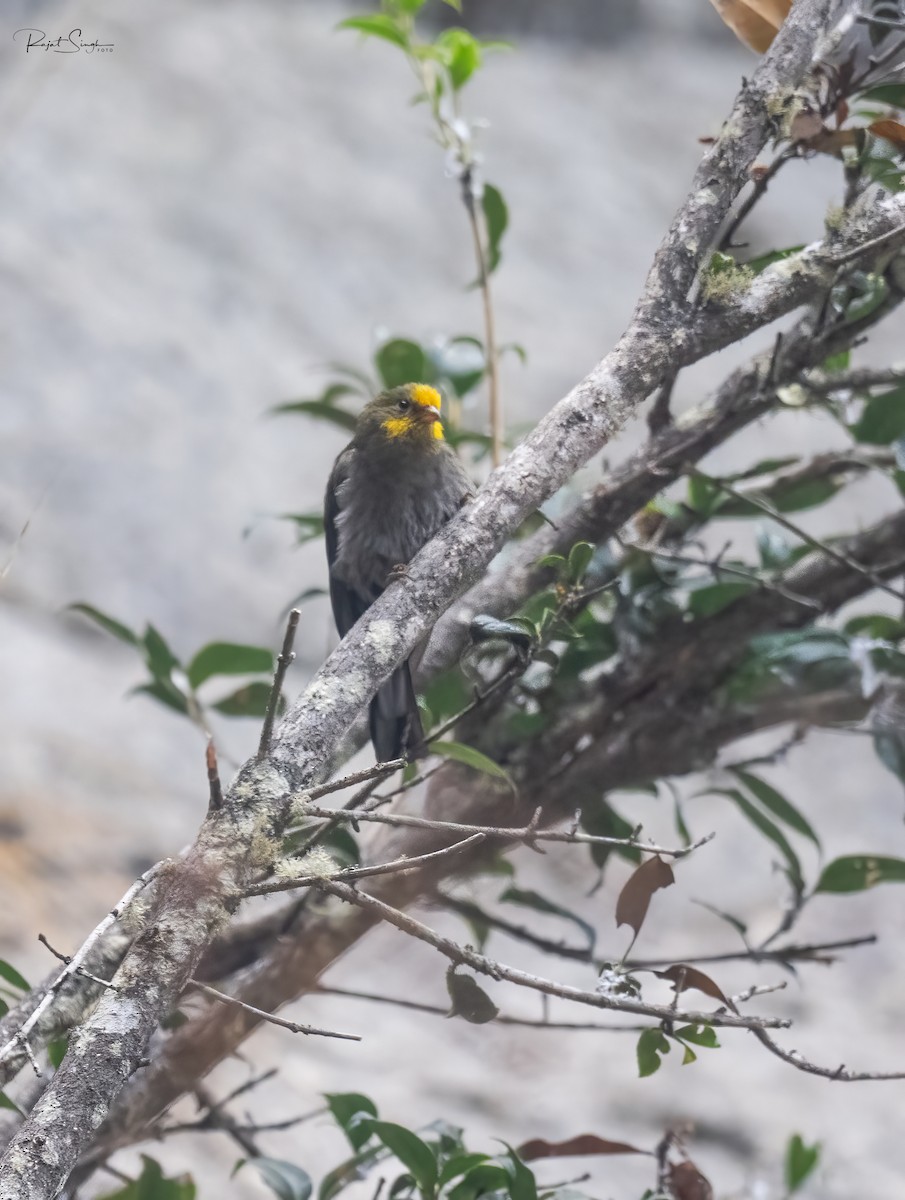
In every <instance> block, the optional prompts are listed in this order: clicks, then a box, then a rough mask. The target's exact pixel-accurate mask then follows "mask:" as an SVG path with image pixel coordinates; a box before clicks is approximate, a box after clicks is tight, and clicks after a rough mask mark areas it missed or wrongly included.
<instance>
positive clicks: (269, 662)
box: [186, 642, 274, 688]
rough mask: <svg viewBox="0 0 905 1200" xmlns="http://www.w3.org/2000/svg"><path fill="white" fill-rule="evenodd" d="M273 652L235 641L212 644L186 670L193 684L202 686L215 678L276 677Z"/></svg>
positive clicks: (199, 652) (195, 686) (203, 648)
mask: <svg viewBox="0 0 905 1200" xmlns="http://www.w3.org/2000/svg"><path fill="white" fill-rule="evenodd" d="M273 668H274V661H273V653H272V651H270V650H268V649H266V648H265V647H263V646H242V645H237V644H236V643H234V642H209V643H208V645H206V646H204V647H202V649H200V650H199V651H198V653H197V654H196V655H195V657H194V658H193V659H192V661H191V662H190V663H189V665H188V667H187V668H186V674H187V675H188V677H189V683H190V684H191V685H192V687H193V688H197V687H200V686H201V684H202V683H204V681H205V680H206V679H210V678H211V677H212V676H214V675H262V674H272V673H273Z"/></svg>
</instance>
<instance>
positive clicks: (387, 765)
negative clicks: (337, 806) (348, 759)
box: [305, 758, 406, 800]
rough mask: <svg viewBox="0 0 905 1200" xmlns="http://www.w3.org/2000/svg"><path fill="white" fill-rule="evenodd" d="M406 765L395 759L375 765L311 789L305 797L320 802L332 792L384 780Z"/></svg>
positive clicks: (400, 759)
mask: <svg viewBox="0 0 905 1200" xmlns="http://www.w3.org/2000/svg"><path fill="white" fill-rule="evenodd" d="M405 765H406V760H405V759H404V758H395V759H393V761H392V762H380V763H375V764H374V765H373V766H372V767H365V768H364V770H362V771H353V772H352V774H351V775H344V776H343V777H342V779H334V780H333V781H332V782H331V783H321V784H318V786H317V787H313V788H309V790H308V791H307V792H306V793H305V795H306V796H309V797H310V798H311V799H312V800H319V799H320V798H321V796H329V795H330V794H331V793H332V792H344V791H345V790H346V788H350V787H357V786H358V784H360V783H367V782H369V781H370V780H372V779H376V780H380V779H383V778H384V777H385V776H387V775H392V774H394V773H395V772H396V771H399V770H400V769H401V768H402V767H404V766H405Z"/></svg>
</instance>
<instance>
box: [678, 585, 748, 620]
mask: <svg viewBox="0 0 905 1200" xmlns="http://www.w3.org/2000/svg"><path fill="white" fill-rule="evenodd" d="M755 587H756V584H754V583H712V584H708V585H707V586H706V587H702V588H697V590H696V591H693V592H692V593H691V595H690V596H689V597H688V611H689V612H690V613H692V615H693V616H695V617H698V618H701V617H712V616H714V615H715V614H716V613H718V612H722V610H723V609H724V608H728V607H729V605H730V604H733V603H734V602H735V601H736V600H738V599H739V597H741V596H746V595H747V594H748V593H749V592H750V591H752V590H753V589H754V588H755Z"/></svg>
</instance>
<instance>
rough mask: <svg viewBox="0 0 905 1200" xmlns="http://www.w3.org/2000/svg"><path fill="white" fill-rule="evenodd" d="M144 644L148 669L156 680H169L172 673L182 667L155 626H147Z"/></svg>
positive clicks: (143, 639)
mask: <svg viewBox="0 0 905 1200" xmlns="http://www.w3.org/2000/svg"><path fill="white" fill-rule="evenodd" d="M142 643H143V645H144V648H145V658H146V660H147V663H148V668H149V670H150V672H151V674H152V675H153V676H154V678H155V679H161V680H166V679H169V678H170V675H171V674H172V672H173V671H174V670H175V669H176V668H177V667H181V665H182V664H181V663H180V662H179V659H178V658H177V657H176V655H175V654H174V653H173V651H172V650H171V649H170V647H169V646H168V645H167V643H166V642H165V641H164V638H163V636H162V635H161V634H160V633H159V632H158V631H157V630H156V629H155V628H154V626H153V625H150V624H149V625H147V626H146V628H145V632H144V637H143V638H142Z"/></svg>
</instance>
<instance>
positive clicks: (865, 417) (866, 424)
mask: <svg viewBox="0 0 905 1200" xmlns="http://www.w3.org/2000/svg"><path fill="white" fill-rule="evenodd" d="M852 435H853V436H854V438H855V440H856V441H858V442H868V443H870V444H871V445H874V446H888V445H889V444H890V442H894V441H896V440H897V439H898V438H900V437H905V384H903V385H902V386H901V387H897V388H894V389H893V390H892V391H890V392H881V393H879V394H878V395H876V396H871V397H870V399H869V400H868V401H867V403H866V404H865V406H864V410H863V412H862V413H861V418H860V420H859V421H858V422H857V423H856V424H855V425H853V426H852Z"/></svg>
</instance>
